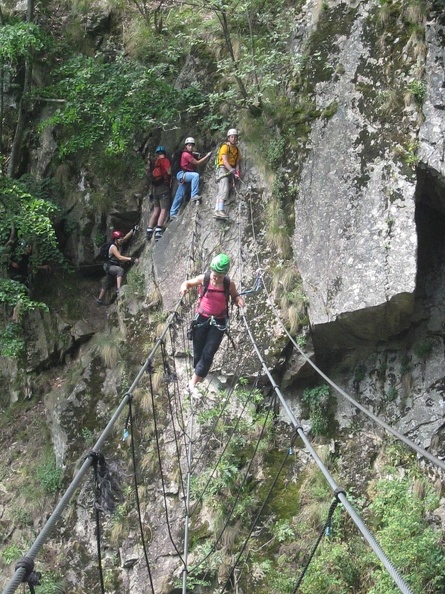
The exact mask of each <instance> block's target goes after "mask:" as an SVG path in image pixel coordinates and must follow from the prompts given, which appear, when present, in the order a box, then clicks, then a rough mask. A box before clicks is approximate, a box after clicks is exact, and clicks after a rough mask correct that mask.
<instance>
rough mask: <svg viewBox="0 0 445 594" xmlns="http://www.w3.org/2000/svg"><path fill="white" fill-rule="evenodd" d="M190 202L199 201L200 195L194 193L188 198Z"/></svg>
mask: <svg viewBox="0 0 445 594" xmlns="http://www.w3.org/2000/svg"><path fill="white" fill-rule="evenodd" d="M190 200H191V201H192V202H201V196H200V195H199V194H195V195H194V196H192V197H191V198H190Z"/></svg>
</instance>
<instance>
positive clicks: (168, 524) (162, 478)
mask: <svg viewBox="0 0 445 594" xmlns="http://www.w3.org/2000/svg"><path fill="white" fill-rule="evenodd" d="M149 377H150V395H151V402H152V408H153V424H154V428H155V438H156V452H157V455H158V464H159V473H160V475H161V483H162V495H163V498H164V510H165V517H166V524H167V529H168V535H169V537H170V541H171V543H172V545H173V548H174V549H175V551H176V553H177V554H178V556H179V558H180V559H181V562H182V564H184V559H183V558H182V555H181V553H180V552H179V549H178V547H177V546H176V543H175V541H174V540H173V535H172V533H171V529H170V519H169V514H168V505H167V496H166V491H165V480H164V471H163V469H162V459H161V446H160V444H159V430H158V421H157V416H156V405H155V398H154V393H153V368H151V369H150V371H149Z"/></svg>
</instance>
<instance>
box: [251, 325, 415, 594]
mask: <svg viewBox="0 0 445 594" xmlns="http://www.w3.org/2000/svg"><path fill="white" fill-rule="evenodd" d="M242 317H243V320H244V325H245V328H246V330H247V333H248V335H249V338H250V341H251V343H252V346H253V349H254V351H255V353H256V355H257V357H258V358H259V360H260V361H261V364H262V366H263V369H264V371H265V373H266V375H267V377H268V378H269V381H270V383H271V385H272V387H273V389H274V391H275V393H276V394H277V396H278V398H279V400H280V402H281V404H282V406H283V408H284V410H285V411H286V413H287V415H288V417H289V419H290V421H291V423H292V424H293V425H294V427H295V430H296V431H297V432H298V434H299V436H300V437H301V439H302V440H303V443H304V444H305V446H306V448H307V449H308V451H309V453H310V455H311V456H312V458H313V459H314V460H315V462H316V464H317V466H318V467H319V469H320V470H321V472H322V474H323V476H324V477H325V479H326V481H327V482H328V484H329V485H330V486H331V488H332V490H333V491H334V493H338V497H339V498H340V500H341V503H342V504H343V506H344V507H345V509H346V511H347V512H348V513H349V515H350V517H351V519H352V520H353V522H354V523H355V525H356V526H357V528H358V529H359V530H360V532H361V533H362V535H363V537H364V538H365V540H366V541H367V542H368V544H369V545H370V547H371V548H372V550H373V551H374V553H375V554H376V555H377V557H378V558H379V559H380V561H381V563H382V564H383V566H384V567H385V569H386V570H387V571H388V573H389V574H390V576H391V577H392V579H393V580H394V582H395V583H396V585H397V586H398V588H399V589H400V591H401V592H402V593H403V594H412V592H411V590H410V589H409V587H408V585H407V584H406V582H405V581H404V580H403V578H402V577H401V576H400V575H399V573H398V571H397V570H396V569H395V567H394V566H393V565H392V563H391V561H390V560H389V559H388V557H387V556H386V554H385V553H384V551H383V550H382V549H381V547H380V545H379V544H378V543H377V541H376V540H375V539H374V537H373V535H372V534H371V533H370V531H369V530H368V528H367V527H366V525H365V524H364V523H363V521H362V519H361V518H360V516H359V515H358V514H357V512H356V511H355V509H354V508H353V507H352V505H351V504H350V503H349V501H348V499H347V497H346V494H345V492H344V491H343V490H341V489H339V487H338V486H337V484H336V482H335V481H334V479H333V477H332V476H331V474H330V473H329V470H328V469H327V468H326V466H325V465H324V464H323V462H322V461H321V460H320V458H319V456H318V454H317V453H316V451H315V450H314V448H313V447H312V444H311V443H310V441H309V439H308V438H307V436H306V434H305V432H304V431H303V428H302V427H301V424H300V422H299V421H297V419H296V418H295V416H294V414H293V413H292V411H291V409H290V408H289V406H288V404H287V402H286V400H285V398H284V396H283V394H282V393H281V391H280V389H279V387H278V386H277V384H276V382H275V380H274V379H273V377H272V374H271V373H270V371H269V369H268V367H267V365H266V363H265V361H264V359H263V357H262V355H261V353H260V351H259V349H258V346H257V344H256V342H255V340H254V337H253V335H252V332H251V330H250V327H249V324H248V321H247V318H246V316H245V314H244V313H242Z"/></svg>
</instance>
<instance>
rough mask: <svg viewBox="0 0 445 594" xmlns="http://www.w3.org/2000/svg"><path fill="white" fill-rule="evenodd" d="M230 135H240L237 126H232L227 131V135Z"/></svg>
mask: <svg viewBox="0 0 445 594" xmlns="http://www.w3.org/2000/svg"><path fill="white" fill-rule="evenodd" d="M229 136H238V130H237V129H236V128H230V130H229V131H228V132H227V137H229Z"/></svg>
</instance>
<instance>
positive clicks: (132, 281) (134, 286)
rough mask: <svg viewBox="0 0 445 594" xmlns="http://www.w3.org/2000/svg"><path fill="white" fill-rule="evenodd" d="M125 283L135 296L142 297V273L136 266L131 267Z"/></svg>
mask: <svg viewBox="0 0 445 594" xmlns="http://www.w3.org/2000/svg"><path fill="white" fill-rule="evenodd" d="M127 285H128V287H129V288H130V290H131V291H132V293H133V295H134V296H135V297H143V296H144V293H145V276H144V273H143V272H142V271H141V270H139V269H137V268H132V269H131V270H130V271H129V273H128V274H127Z"/></svg>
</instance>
